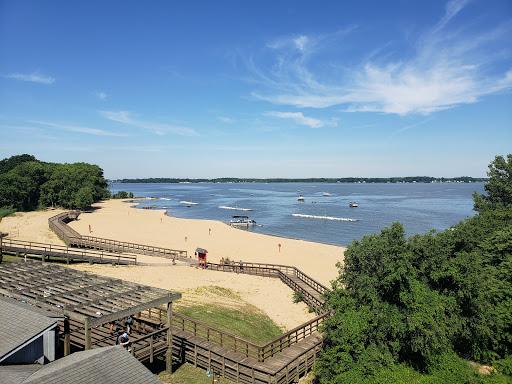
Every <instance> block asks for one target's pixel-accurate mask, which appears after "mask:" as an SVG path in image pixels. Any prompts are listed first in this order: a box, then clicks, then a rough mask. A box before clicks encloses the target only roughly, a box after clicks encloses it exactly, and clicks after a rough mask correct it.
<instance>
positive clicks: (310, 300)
mask: <svg viewBox="0 0 512 384" xmlns="http://www.w3.org/2000/svg"><path fill="white" fill-rule="evenodd" d="M207 268H208V269H210V270H213V271H222V272H234V273H245V274H249V275H258V276H267V277H278V278H280V279H281V281H282V282H283V283H285V284H286V285H288V286H289V287H290V288H291V289H292V290H293V291H294V292H300V293H301V294H302V296H303V299H304V302H305V303H306V304H307V305H309V306H310V307H311V308H312V309H314V310H315V312H317V313H321V312H322V306H323V303H324V300H323V297H322V296H323V294H324V293H325V292H327V291H328V289H327V287H325V286H324V285H322V284H321V283H319V282H318V281H316V280H315V279H313V278H312V277H309V276H308V275H306V274H305V273H304V272H302V271H301V270H300V269H298V268H296V267H291V266H288V265H280V264H263V263H245V262H242V263H240V262H231V263H228V264H226V263H224V264H216V263H207ZM291 276H295V277H297V278H298V279H300V281H301V282H303V283H304V284H306V285H307V286H308V287H310V288H311V289H313V290H314V291H315V292H317V294H318V295H316V296H314V295H312V294H311V293H310V292H309V291H308V290H307V289H305V288H304V287H303V286H301V285H300V284H297V283H296V282H295V281H294V280H293V279H292V278H291Z"/></svg>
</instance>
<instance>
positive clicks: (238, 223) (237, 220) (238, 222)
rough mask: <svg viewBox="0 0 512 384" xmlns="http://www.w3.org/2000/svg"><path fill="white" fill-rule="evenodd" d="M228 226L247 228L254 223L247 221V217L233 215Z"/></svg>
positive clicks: (254, 222)
mask: <svg viewBox="0 0 512 384" xmlns="http://www.w3.org/2000/svg"><path fill="white" fill-rule="evenodd" d="M229 225H231V226H232V227H235V228H249V227H252V226H253V225H256V221H255V220H252V219H249V216H241V215H235V216H232V219H231V220H230V222H229Z"/></svg>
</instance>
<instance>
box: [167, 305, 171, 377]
mask: <svg viewBox="0 0 512 384" xmlns="http://www.w3.org/2000/svg"><path fill="white" fill-rule="evenodd" d="M171 322H172V302H169V303H167V327H168V328H167V352H166V356H165V363H166V371H167V372H169V373H172V329H171Z"/></svg>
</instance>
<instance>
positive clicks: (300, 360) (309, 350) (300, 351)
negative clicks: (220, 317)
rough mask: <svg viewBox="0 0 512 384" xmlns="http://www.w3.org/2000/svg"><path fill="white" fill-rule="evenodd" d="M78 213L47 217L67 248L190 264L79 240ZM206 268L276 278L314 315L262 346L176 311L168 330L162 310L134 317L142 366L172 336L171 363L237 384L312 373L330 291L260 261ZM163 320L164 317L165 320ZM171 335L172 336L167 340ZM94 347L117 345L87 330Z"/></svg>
mask: <svg viewBox="0 0 512 384" xmlns="http://www.w3.org/2000/svg"><path fill="white" fill-rule="evenodd" d="M78 215H79V212H65V213H62V214H60V215H57V216H54V217H52V218H50V219H49V225H50V228H51V229H52V230H53V231H54V232H55V233H56V234H57V235H58V236H59V237H60V238H61V239H62V240H63V241H65V242H66V244H68V245H70V246H76V247H80V248H86V249H91V248H92V249H103V250H108V251H109V252H112V253H114V254H117V253H121V252H126V251H129V252H132V253H142V254H146V255H154V256H160V257H167V258H176V259H182V260H187V261H190V260H191V259H190V258H187V254H186V252H185V251H177V250H172V249H166V248H160V247H153V246H149V245H141V244H135V243H127V242H120V241H117V240H110V239H103V238H98V237H92V236H82V235H80V234H79V233H78V232H76V231H75V230H73V229H72V228H70V227H69V226H68V225H67V223H68V222H69V221H71V220H75V219H76V218H77V217H78ZM206 269H207V270H215V271H223V272H230V273H242V274H251V275H258V276H266V277H270V278H278V279H280V280H281V281H282V282H283V283H284V284H286V285H288V286H289V287H290V288H291V289H292V290H293V291H294V292H296V293H298V294H299V295H300V297H301V299H302V300H303V301H304V302H305V303H306V304H307V305H308V306H309V307H310V309H311V310H313V311H314V312H316V313H317V314H318V316H317V317H315V318H314V319H313V320H311V321H308V322H306V323H304V324H302V325H300V326H298V327H296V328H294V329H292V330H290V331H289V332H286V333H285V334H283V335H281V336H279V337H277V338H276V339H274V340H272V341H270V342H269V343H267V344H265V345H258V344H255V343H253V342H251V341H248V340H245V339H243V338H240V337H238V336H235V335H233V334H230V333H228V332H224V331H221V330H218V329H215V328H213V327H210V326H208V325H206V324H204V323H201V322H199V321H196V320H194V319H191V318H188V317H186V316H183V315H180V314H178V313H175V314H174V315H173V317H172V323H171V329H170V331H171V332H168V331H169V327H168V326H167V324H168V323H167V322H166V320H165V319H164V318H163V316H162V309H161V308H154V309H153V310H146V311H143V312H141V313H138V314H137V316H136V323H135V329H134V333H133V334H132V337H131V344H130V350H131V352H132V354H133V355H134V356H135V357H136V358H137V359H139V360H140V361H143V362H153V361H154V359H156V358H161V357H162V356H165V354H166V353H167V351H168V349H167V345H168V343H169V340H168V338H169V337H172V340H170V344H171V345H172V355H173V357H174V360H175V361H176V360H177V361H180V362H182V363H184V362H189V363H191V364H193V365H194V366H197V367H201V368H203V369H208V370H210V371H213V372H215V373H216V374H218V375H222V376H224V377H226V378H228V379H230V380H233V381H235V382H240V383H259V384H271V383H275V384H289V383H296V382H297V381H298V379H299V378H300V377H302V376H303V375H305V374H306V373H307V372H309V370H310V369H311V367H312V365H313V363H314V361H315V360H316V358H317V357H318V355H319V353H320V351H321V348H322V337H321V334H320V332H319V330H318V329H319V326H320V325H321V323H322V322H323V321H324V320H325V318H327V317H328V314H327V313H326V312H325V309H324V301H325V300H324V294H325V293H326V292H327V291H328V288H327V287H325V286H324V285H322V284H321V283H319V282H318V281H316V280H315V279H313V278H311V277H310V276H308V275H306V274H305V273H304V272H302V271H301V270H299V269H298V268H296V267H293V266H287V265H278V264H262V263H234V264H233V263H230V264H216V263H207V265H206ZM164 317H165V316H164ZM71 327H72V328H73V327H76V332H75V333H74V334H73V333H72V335H73V336H72V337H71V342H72V344H73V345H75V347H78V348H81V347H83V345H84V342H85V340H84V337H83V335H82V334H83V332H80V331H81V329H80V324H71ZM169 335H171V336H169ZM91 338H92V340H91V342H92V346H93V347H94V346H98V347H99V346H106V345H112V344H114V343H115V340H114V338H113V336H112V335H111V334H110V332H109V330H108V329H106V328H105V327H104V326H102V327H97V328H93V329H91Z"/></svg>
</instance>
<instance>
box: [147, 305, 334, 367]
mask: <svg viewBox="0 0 512 384" xmlns="http://www.w3.org/2000/svg"><path fill="white" fill-rule="evenodd" d="M141 316H142V317H140V318H138V321H140V322H144V317H147V318H148V319H153V320H156V322H161V321H163V318H164V317H165V311H164V310H162V309H161V308H153V309H152V310H147V311H144V312H143V313H142V314H141ZM327 317H328V314H327V313H323V314H321V315H319V316H317V317H315V318H314V319H311V320H309V321H307V322H306V323H304V324H301V325H299V326H298V327H295V328H293V329H292V330H290V331H288V332H286V333H284V334H282V335H280V336H278V337H276V338H275V339H273V340H271V341H269V342H268V343H266V344H257V343H254V342H252V341H250V340H247V339H244V338H243V337H240V336H237V335H234V334H232V333H230V332H227V331H224V330H220V329H218V328H214V327H212V326H210V325H208V324H206V323H203V322H201V321H199V320H195V319H193V318H191V317H188V316H185V315H182V314H180V313H176V312H175V313H174V314H173V320H172V326H173V328H175V329H180V330H181V331H185V332H188V333H191V334H193V335H194V336H197V337H200V338H202V339H204V340H207V341H209V342H212V343H214V344H217V345H219V346H220V347H223V348H225V349H226V350H228V351H232V352H238V353H241V354H242V355H244V356H246V357H252V358H254V359H257V360H258V361H259V362H264V361H265V360H267V359H268V358H270V357H272V356H274V355H276V354H277V353H279V352H282V351H283V350H285V349H286V348H288V347H290V346H292V345H294V344H297V343H299V342H300V341H301V340H304V339H305V338H307V337H308V336H311V335H312V334H313V333H315V332H317V331H318V330H319V326H320V325H321V324H322V323H323V321H324V320H325V319H326V318H327ZM156 322H155V323H153V325H155V324H156ZM150 324H151V323H150Z"/></svg>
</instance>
